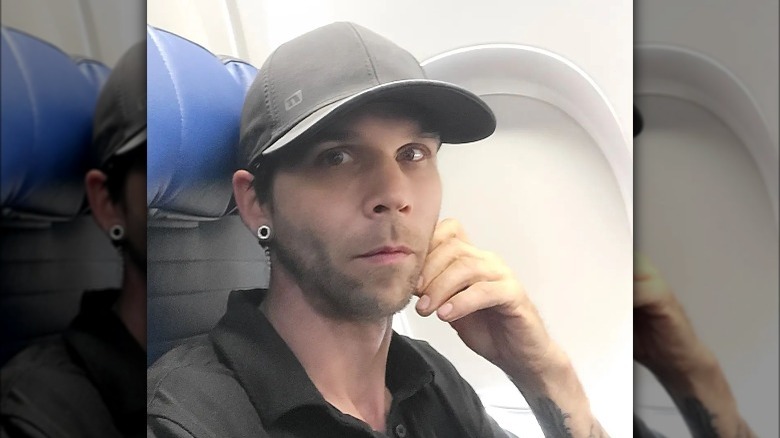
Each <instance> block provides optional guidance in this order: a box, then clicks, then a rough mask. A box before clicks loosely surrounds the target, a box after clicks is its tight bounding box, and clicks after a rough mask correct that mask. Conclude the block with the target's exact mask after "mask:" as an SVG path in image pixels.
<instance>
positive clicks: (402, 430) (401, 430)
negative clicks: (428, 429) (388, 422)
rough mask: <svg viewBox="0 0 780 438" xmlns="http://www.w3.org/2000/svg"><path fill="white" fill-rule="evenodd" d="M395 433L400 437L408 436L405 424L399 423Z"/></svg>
mask: <svg viewBox="0 0 780 438" xmlns="http://www.w3.org/2000/svg"><path fill="white" fill-rule="evenodd" d="M395 434H396V435H398V438H404V437H405V436H406V427H405V426H404V425H403V424H399V425H398V426H396V427H395Z"/></svg>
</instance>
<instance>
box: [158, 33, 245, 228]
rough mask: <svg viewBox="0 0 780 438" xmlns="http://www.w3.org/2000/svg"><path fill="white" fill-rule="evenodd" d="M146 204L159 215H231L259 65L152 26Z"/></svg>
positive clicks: (194, 217)
mask: <svg viewBox="0 0 780 438" xmlns="http://www.w3.org/2000/svg"><path fill="white" fill-rule="evenodd" d="M146 40H147V81H148V82H147V83H148V106H147V111H148V121H149V122H148V143H147V150H148V152H147V153H148V155H147V156H148V164H147V172H148V173H147V205H148V207H149V217H150V218H152V219H187V220H211V219H218V218H220V217H222V216H224V215H225V214H226V213H228V209H229V205H230V201H231V194H232V186H231V175H232V173H233V172H234V171H235V170H236V168H237V167H236V163H237V146H238V133H239V124H240V118H241V108H242V107H243V104H244V97H245V95H246V90H247V89H248V88H249V85H250V84H251V82H252V80H253V79H254V76H255V75H256V72H257V70H256V69H255V68H254V67H252V66H251V65H250V64H248V63H246V62H244V61H240V60H236V59H228V60H227V61H226V63H223V61H222V60H220V58H218V57H217V56H215V55H214V54H213V53H211V52H209V51H208V50H206V49H204V48H203V47H201V46H199V45H198V44H195V43H193V42H192V41H189V40H187V39H185V38H182V37H180V36H178V35H175V34H172V33H170V32H167V31H164V30H160V29H157V28H154V27H151V26H147V33H146Z"/></svg>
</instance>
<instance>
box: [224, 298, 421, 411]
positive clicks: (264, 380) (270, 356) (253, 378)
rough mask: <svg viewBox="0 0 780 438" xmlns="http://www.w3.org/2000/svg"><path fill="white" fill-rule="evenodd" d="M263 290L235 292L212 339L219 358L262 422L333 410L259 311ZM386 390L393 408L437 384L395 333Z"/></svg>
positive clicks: (416, 355) (419, 360) (401, 337)
mask: <svg viewBox="0 0 780 438" xmlns="http://www.w3.org/2000/svg"><path fill="white" fill-rule="evenodd" d="M266 292H267V291H266V290H264V289H251V290H242V291H233V292H231V294H230V297H229V298H228V305H227V312H226V313H225V315H224V316H223V317H222V319H221V320H220V322H219V323H218V324H217V326H216V327H215V329H214V330H212V332H211V333H210V337H211V339H212V341H213V342H214V345H215V349H216V351H217V355H218V356H219V358H220V361H222V362H223V363H224V364H225V365H226V366H228V367H229V368H231V369H232V370H233V371H234V372H235V373H236V377H237V379H238V380H239V382H240V383H241V386H242V387H243V388H244V390H245V391H246V392H247V394H248V396H249V399H250V400H251V402H252V404H253V405H254V408H255V410H256V411H257V413H258V415H259V416H260V419H261V420H262V421H263V423H265V424H272V423H274V422H275V421H276V420H278V419H279V418H280V417H282V416H283V415H284V414H286V413H288V412H290V411H292V410H294V409H297V408H301V407H304V406H322V407H325V408H327V407H329V406H330V405H329V404H328V402H327V401H326V400H325V399H324V398H323V397H322V395H321V394H320V392H319V391H318V390H317V388H316V387H315V386H314V383H313V382H312V381H311V379H310V378H309V376H308V374H307V373H306V370H305V369H304V368H303V365H301V363H300V362H299V361H298V359H297V358H296V357H295V354H294V353H293V352H292V350H290V348H289V347H288V346H287V344H285V342H284V340H283V339H282V338H281V337H280V336H279V334H278V333H277V332H276V330H275V329H274V327H273V326H272V325H271V323H270V322H269V321H268V319H267V318H266V317H265V314H263V312H261V311H260V309H259V306H260V303H261V302H262V301H263V299H264V298H265V295H266ZM387 362H388V363H387V373H386V379H387V385H388V388H389V389H390V392H391V393H392V394H393V398H394V403H398V402H400V401H401V400H403V399H405V398H408V397H410V396H411V395H413V394H414V393H415V392H417V391H418V390H419V389H421V388H422V387H423V386H424V385H426V384H428V383H430V382H431V381H432V380H433V370H432V369H431V367H430V365H429V364H428V363H427V362H426V361H425V359H424V358H423V357H422V356H421V355H420V354H419V353H418V352H417V351H416V350H415V349H414V348H413V347H412V346H411V345H410V341H409V340H408V339H407V338H405V337H403V336H401V335H398V334H397V333H393V337H392V339H391V341H390V349H389V352H388V361H387Z"/></svg>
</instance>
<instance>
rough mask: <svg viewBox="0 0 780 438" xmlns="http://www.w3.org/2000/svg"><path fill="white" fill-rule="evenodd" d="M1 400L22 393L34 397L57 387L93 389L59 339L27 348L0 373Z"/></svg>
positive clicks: (48, 340)
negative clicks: (14, 393) (0, 383)
mask: <svg viewBox="0 0 780 438" xmlns="http://www.w3.org/2000/svg"><path fill="white" fill-rule="evenodd" d="M0 380H1V381H2V386H0V391H2V398H3V399H4V400H6V399H7V397H8V396H9V394H10V393H12V392H17V393H18V392H19V391H23V392H24V393H27V394H30V393H32V394H35V395H36V397H37V396H39V395H43V394H46V393H50V392H51V391H56V390H58V389H60V388H63V387H65V388H63V390H72V389H73V387H87V388H92V384H91V382H90V381H89V379H88V378H87V375H86V373H85V371H84V369H83V368H81V367H80V366H78V365H77V364H76V363H75V362H74V361H73V358H72V357H71V355H70V354H69V352H68V349H67V347H66V345H65V342H64V341H63V339H62V337H61V336H57V337H55V338H52V339H47V340H45V341H42V342H38V343H36V344H33V345H30V346H29V347H27V348H25V349H24V350H22V351H21V352H19V353H18V354H16V355H15V356H14V357H13V358H11V360H9V361H8V363H7V364H5V366H3V368H2V370H0Z"/></svg>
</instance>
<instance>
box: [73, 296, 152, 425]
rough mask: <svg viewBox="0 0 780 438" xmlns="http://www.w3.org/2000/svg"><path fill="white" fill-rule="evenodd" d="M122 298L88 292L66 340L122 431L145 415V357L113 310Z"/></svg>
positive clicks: (82, 300) (83, 298) (83, 297)
mask: <svg viewBox="0 0 780 438" xmlns="http://www.w3.org/2000/svg"><path fill="white" fill-rule="evenodd" d="M119 294H120V291H119V290H117V289H110V290H96V291H87V292H85V293H84V295H83V296H82V299H81V308H80V310H79V314H78V315H77V316H76V318H75V319H74V320H73V322H72V323H71V324H70V326H69V327H68V329H67V330H66V331H65V334H64V340H65V344H66V346H67V347H68V349H69V350H70V351H71V354H72V355H73V356H74V359H75V360H76V361H78V362H80V364H81V365H82V367H83V368H84V370H85V372H86V373H87V376H88V378H89V380H90V381H91V382H92V384H94V385H95V387H96V388H97V390H98V392H99V393H100V395H101V397H102V399H103V401H104V402H105V403H106V406H107V407H108V410H109V412H111V416H112V417H113V418H114V421H115V423H116V424H117V426H118V427H119V428H120V429H123V428H124V426H125V423H127V425H132V424H133V423H134V422H137V421H138V418H140V416H143V415H144V414H145V407H146V392H145V385H144V384H143V383H144V382H146V353H144V350H143V348H141V346H140V345H139V344H138V342H137V341H136V340H135V339H134V338H133V337H132V335H131V334H130V333H129V332H128V331H127V328H126V327H125V325H124V324H123V323H122V321H121V320H120V319H119V317H118V316H117V315H116V313H114V312H113V311H112V310H111V307H112V306H113V304H114V303H115V302H116V300H117V299H118V297H119ZM129 427H132V426H129Z"/></svg>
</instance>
